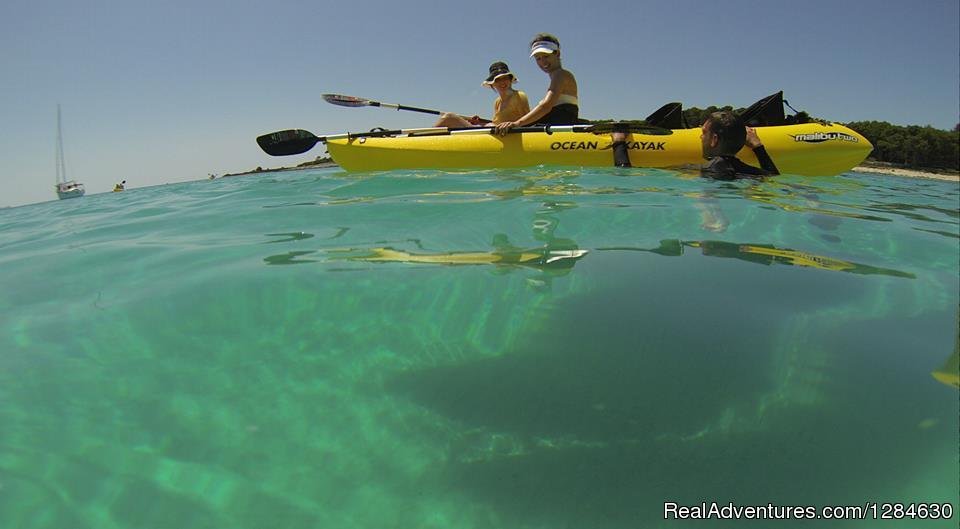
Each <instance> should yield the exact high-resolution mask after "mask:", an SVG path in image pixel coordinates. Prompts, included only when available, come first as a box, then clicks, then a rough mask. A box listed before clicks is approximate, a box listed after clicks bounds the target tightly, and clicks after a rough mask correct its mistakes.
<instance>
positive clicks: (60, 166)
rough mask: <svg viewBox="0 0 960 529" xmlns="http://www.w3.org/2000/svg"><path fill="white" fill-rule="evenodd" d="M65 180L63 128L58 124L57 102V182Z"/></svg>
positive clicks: (58, 107) (58, 109) (65, 165)
mask: <svg viewBox="0 0 960 529" xmlns="http://www.w3.org/2000/svg"><path fill="white" fill-rule="evenodd" d="M66 181H67V163H66V161H64V158H63V130H62V129H61V126H60V104H59V103H58V104H57V183H62V182H66Z"/></svg>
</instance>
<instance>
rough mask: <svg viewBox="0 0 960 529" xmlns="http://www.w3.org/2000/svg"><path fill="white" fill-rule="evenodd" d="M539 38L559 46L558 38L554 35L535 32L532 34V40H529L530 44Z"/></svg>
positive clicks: (538, 40)
mask: <svg viewBox="0 0 960 529" xmlns="http://www.w3.org/2000/svg"><path fill="white" fill-rule="evenodd" d="M541 40H545V41H547V42H552V43H554V44H556V45H557V47H559V46H560V39H558V38H557V37H556V36H554V35H552V34H550V33H537V34H536V35H534V36H533V40H531V41H530V46H533V43H534V42H540V41H541Z"/></svg>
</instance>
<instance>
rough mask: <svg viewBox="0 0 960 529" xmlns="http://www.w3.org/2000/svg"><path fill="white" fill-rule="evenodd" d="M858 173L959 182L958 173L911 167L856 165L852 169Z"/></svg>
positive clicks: (959, 176) (959, 175) (959, 174)
mask: <svg viewBox="0 0 960 529" xmlns="http://www.w3.org/2000/svg"><path fill="white" fill-rule="evenodd" d="M852 171H855V172H858V173H883V174H892V175H896V176H906V177H910V178H930V179H933V180H945V181H947V182H960V173H952V174H946V173H931V172H927V171H915V170H913V169H898V168H895V167H886V166H876V165H858V166H856V167H854V168H853V169H852Z"/></svg>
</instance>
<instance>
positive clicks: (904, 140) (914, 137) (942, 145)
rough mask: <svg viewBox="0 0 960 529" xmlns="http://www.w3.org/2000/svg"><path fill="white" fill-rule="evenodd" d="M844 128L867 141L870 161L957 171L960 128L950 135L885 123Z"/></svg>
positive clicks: (869, 122)
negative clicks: (868, 141)
mask: <svg viewBox="0 0 960 529" xmlns="http://www.w3.org/2000/svg"><path fill="white" fill-rule="evenodd" d="M847 126H848V127H850V128H851V129H853V130H855V131H857V132H859V133H860V134H863V136H864V137H865V138H867V139H868V140H870V143H872V144H873V153H872V154H871V155H870V158H871V159H873V160H876V161H879V162H888V163H894V164H900V165H903V166H905V167H915V168H935V169H950V170H954V171H956V170H958V169H960V125H958V126H957V127H954V129H953V131H947V130H940V129H935V128H933V127H930V126H926V127H920V126H918V125H910V126H906V127H903V126H900V125H892V124H890V123H887V122H886V121H855V122H852V123H847Z"/></svg>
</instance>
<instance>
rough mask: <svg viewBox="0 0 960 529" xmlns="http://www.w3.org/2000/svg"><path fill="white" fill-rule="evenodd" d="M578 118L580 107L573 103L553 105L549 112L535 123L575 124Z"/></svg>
mask: <svg viewBox="0 0 960 529" xmlns="http://www.w3.org/2000/svg"><path fill="white" fill-rule="evenodd" d="M579 118H580V107H578V106H577V105H574V104H573V103H563V104H562V105H555V106H554V107H553V108H551V109H550V113H549V114H547V115H546V116H543V117H542V118H540V120H538V121H537V122H536V123H535V125H576V124H577V123H578V122H579Z"/></svg>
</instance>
